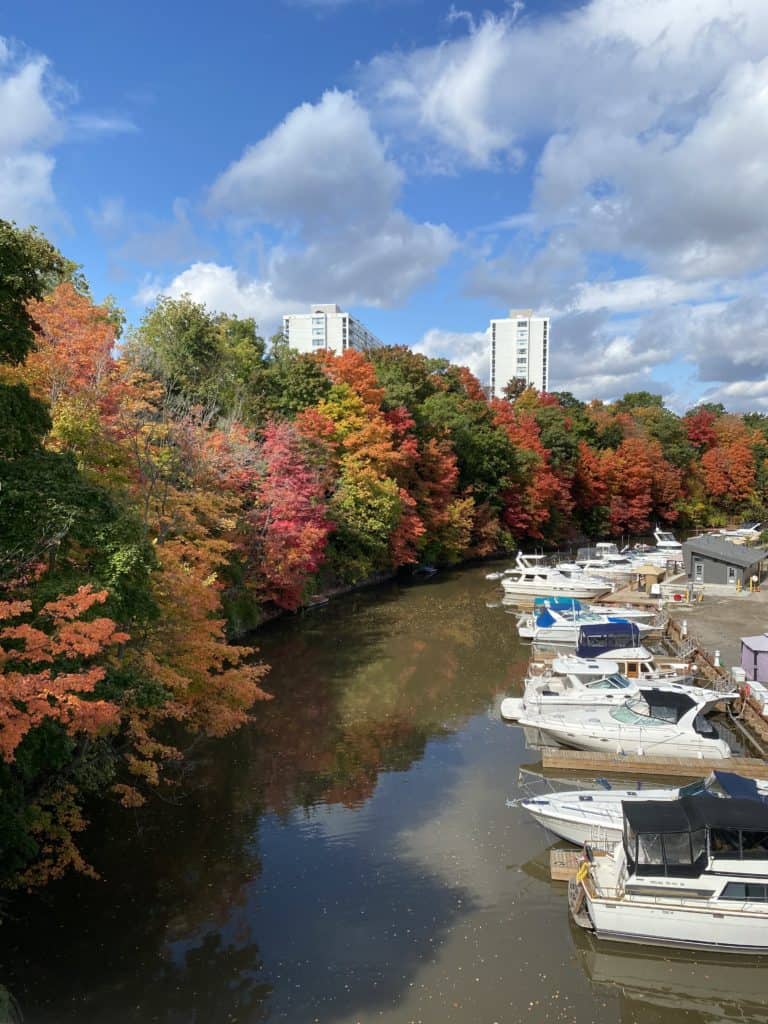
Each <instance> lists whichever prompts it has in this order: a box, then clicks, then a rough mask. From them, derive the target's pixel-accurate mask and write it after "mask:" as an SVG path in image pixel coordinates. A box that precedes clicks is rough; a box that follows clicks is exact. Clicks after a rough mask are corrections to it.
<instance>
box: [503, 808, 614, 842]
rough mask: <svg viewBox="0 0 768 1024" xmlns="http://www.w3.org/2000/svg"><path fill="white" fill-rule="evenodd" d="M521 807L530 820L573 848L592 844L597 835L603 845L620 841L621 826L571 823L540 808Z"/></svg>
mask: <svg viewBox="0 0 768 1024" xmlns="http://www.w3.org/2000/svg"><path fill="white" fill-rule="evenodd" d="M522 806H524V807H525V809H526V810H527V811H528V813H529V814H530V815H531V817H532V818H534V820H535V821H537V822H538V823H539V825H541V826H542V828H545V829H546V830H547V831H548V832H551V833H552V834H553V835H555V836H557V837H558V839H564V840H565V841H566V842H567V843H573V844H574V845H575V846H583V845H584V844H585V843H594V842H595V841H596V838H597V836H598V835H599V837H600V840H601V841H602V842H605V843H611V844H612V843H618V842H620V841H621V824H619V827H618V828H616V827H615V826H603V825H602V824H601V825H597V824H595V823H592V822H589V821H573V820H569V819H568V818H565V817H558V816H555V815H551V814H547V813H546V812H544V811H542V810H541V809H540V808H539V809H537V808H535V807H531V806H528V805H527V804H523V805H522Z"/></svg>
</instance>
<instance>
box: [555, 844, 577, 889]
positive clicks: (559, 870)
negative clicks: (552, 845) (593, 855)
mask: <svg viewBox="0 0 768 1024" xmlns="http://www.w3.org/2000/svg"><path fill="white" fill-rule="evenodd" d="M581 858H582V852H581V850H550V851H549V873H550V875H551V876H552V881H553V882H568V881H570V880H571V879H572V878H575V877H576V872H577V871H578V870H579V862H580V861H581Z"/></svg>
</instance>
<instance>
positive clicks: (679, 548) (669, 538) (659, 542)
mask: <svg viewBox="0 0 768 1024" xmlns="http://www.w3.org/2000/svg"><path fill="white" fill-rule="evenodd" d="M653 539H654V540H655V541H656V550H657V551H661V552H663V553H664V554H667V553H668V554H670V555H671V556H673V557H675V558H676V559H677V561H682V558H683V545H682V544H681V543H680V541H679V540H677V539H676V538H675V535H674V533H672V532H671V531H669V530H660V529H659V528H658V527H657V528H656V529H655V530H654V531H653Z"/></svg>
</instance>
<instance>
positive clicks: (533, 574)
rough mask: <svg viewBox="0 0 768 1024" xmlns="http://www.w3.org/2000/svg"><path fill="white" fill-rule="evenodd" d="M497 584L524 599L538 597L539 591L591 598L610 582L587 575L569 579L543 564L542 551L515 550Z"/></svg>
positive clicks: (509, 593) (596, 595) (606, 590)
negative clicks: (511, 565) (510, 565)
mask: <svg viewBox="0 0 768 1024" xmlns="http://www.w3.org/2000/svg"><path fill="white" fill-rule="evenodd" d="M501 585H502V587H503V588H504V593H505V594H506V595H508V596H510V597H523V598H526V599H530V598H532V597H538V595H539V594H559V595H565V596H567V597H577V598H593V597H601V596H602V595H603V594H607V593H608V591H609V590H610V589H611V585H610V583H607V582H606V581H605V580H598V579H594V578H593V577H590V576H584V577H582V578H581V579H570V578H569V577H568V576H566V575H565V574H564V573H561V572H559V571H558V570H557V569H554V568H552V566H549V565H547V564H546V563H545V562H544V556H543V555H523V554H518V556H517V561H516V564H515V568H514V569H509V570H506V571H505V573H504V578H503V579H502V581H501Z"/></svg>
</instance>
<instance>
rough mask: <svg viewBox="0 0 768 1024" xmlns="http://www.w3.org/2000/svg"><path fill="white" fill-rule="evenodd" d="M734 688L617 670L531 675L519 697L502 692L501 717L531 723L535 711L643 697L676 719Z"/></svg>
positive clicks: (654, 712)
mask: <svg viewBox="0 0 768 1024" xmlns="http://www.w3.org/2000/svg"><path fill="white" fill-rule="evenodd" d="M736 697H737V693H736V692H733V693H729V694H723V693H720V692H719V691H717V690H707V689H705V688H704V687H702V686H692V685H689V684H687V683H682V682H677V681H654V682H647V681H643V680H631V679H626V678H625V677H624V676H622V675H620V674H619V673H618V672H616V673H613V674H611V675H604V676H601V677H598V678H597V679H595V678H594V677H593V678H588V679H586V680H584V679H582V678H580V677H579V676H576V675H571V674H568V673H555V672H550V673H548V674H546V675H531V676H528V677H527V679H526V680H525V688H524V690H523V696H522V697H506V698H505V699H504V700H503V701H502V702H501V706H500V711H501V716H502V718H505V719H507V720H508V721H522V720H523V719H525V720H526V721H525V723H524V724H525V725H529V726H532V725H534V724H535V723H534V721H533V716H535V715H540V716H542V717H547V716H549V715H550V714H552V713H553V712H558V713H561V714H567V713H569V712H573V713H576V712H579V711H588V710H595V711H600V710H602V709H604V708H609V707H618V706H620V705H622V704H627V703H629V702H630V701H635V702H636V701H637V700H638V698H642V700H641V701H640V704H641V705H642V704H643V703H644V704H645V705H646V707H644V708H643V709H642V711H643V713H644V714H646V715H648V714H650V715H651V716H653V717H654V718H660V719H663V720H664V721H667V722H672V723H675V722H679V721H680V720H681V719H682V718H683V717H684V716H685V715H686V714H687V713H688V712H689V711H690V710H691V708H692V707H693V706H694V705H699V706H700V707H702V708H704V707H706V708H709V707H714V705H715V704H718V703H719V702H720V701H725V700H734V699H735V698H736Z"/></svg>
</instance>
